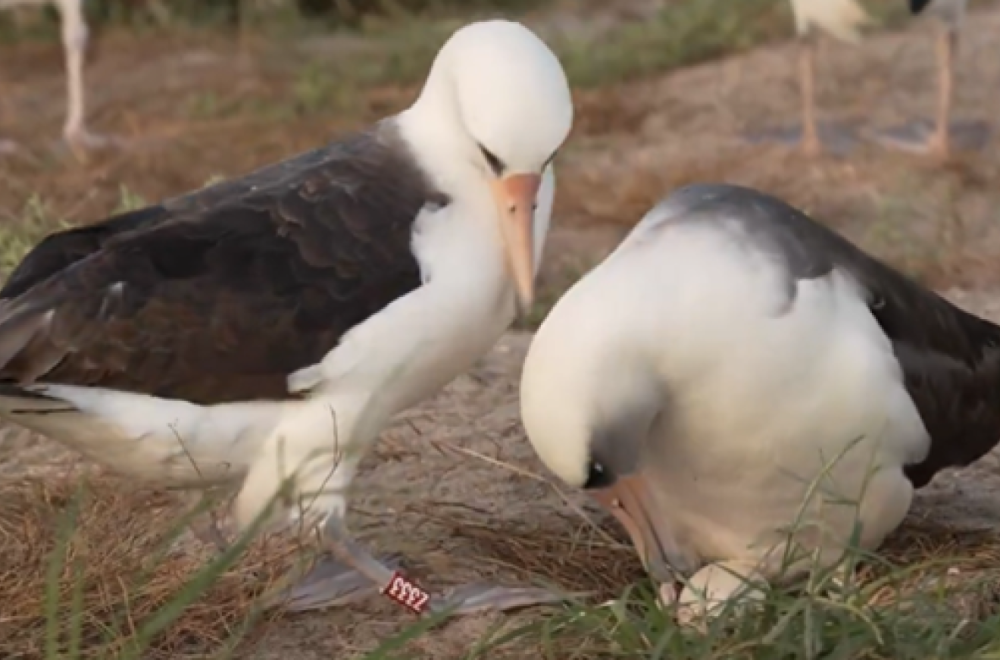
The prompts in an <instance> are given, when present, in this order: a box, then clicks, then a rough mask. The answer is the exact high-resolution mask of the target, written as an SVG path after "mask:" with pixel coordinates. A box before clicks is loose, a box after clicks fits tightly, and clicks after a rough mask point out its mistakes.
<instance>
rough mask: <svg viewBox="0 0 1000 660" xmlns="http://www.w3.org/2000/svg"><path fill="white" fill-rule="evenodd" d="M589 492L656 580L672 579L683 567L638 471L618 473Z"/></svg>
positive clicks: (645, 482)
mask: <svg viewBox="0 0 1000 660" xmlns="http://www.w3.org/2000/svg"><path fill="white" fill-rule="evenodd" d="M591 495H592V496H593V497H594V499H596V500H597V501H598V502H600V503H601V505H602V506H604V507H605V508H606V509H608V510H609V511H611V513H612V514H614V516H615V518H617V519H618V522H620V523H621V524H622V526H623V527H624V528H625V530H626V531H627V532H628V535H629V537H630V538H631V539H632V544H633V545H634V546H635V549H636V551H637V552H638V553H639V558H640V559H641V560H642V564H643V566H644V567H645V568H646V572H647V573H648V574H649V576H650V577H651V578H653V579H654V580H656V581H657V582H661V583H665V582H671V581H673V580H674V579H675V576H676V573H677V571H678V570H683V567H682V566H681V565H679V564H678V562H681V561H683V558H682V555H681V553H680V550H679V548H677V547H676V546H675V545H674V544H673V541H672V539H673V538H675V536H674V534H673V533H672V530H670V529H669V526H668V525H667V523H666V520H665V518H664V516H657V515H655V513H656V507H655V500H653V498H652V493H650V491H649V486H648V482H647V481H646V479H645V478H644V477H642V476H641V475H630V476H627V477H620V478H619V479H617V480H616V481H615V484H614V485H613V486H611V487H609V488H604V489H601V490H596V491H592V492H591Z"/></svg>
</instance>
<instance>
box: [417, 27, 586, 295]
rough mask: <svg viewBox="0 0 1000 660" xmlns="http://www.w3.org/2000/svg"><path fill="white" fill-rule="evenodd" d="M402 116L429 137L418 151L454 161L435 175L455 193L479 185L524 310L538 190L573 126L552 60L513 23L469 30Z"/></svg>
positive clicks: (450, 44)
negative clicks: (414, 119)
mask: <svg viewBox="0 0 1000 660" xmlns="http://www.w3.org/2000/svg"><path fill="white" fill-rule="evenodd" d="M409 112H410V113H411V114H412V115H414V116H419V117H420V121H421V123H423V124H424V126H425V127H426V128H425V133H429V134H430V135H429V136H426V135H425V137H428V139H427V142H428V144H427V148H428V150H429V151H430V152H431V153H434V152H436V153H437V155H438V156H439V157H440V160H441V162H444V161H451V162H452V163H454V164H453V165H452V166H451V169H450V170H448V171H446V172H444V176H445V177H449V178H451V179H452V180H453V181H454V183H455V185H457V186H462V185H464V183H465V182H466V181H467V180H468V177H469V176H470V174H471V175H472V176H475V177H477V178H478V179H479V180H481V181H483V180H484V181H485V182H486V183H487V184H488V187H489V190H490V192H491V193H492V197H493V201H494V203H495V206H496V210H497V220H498V222H499V230H500V232H499V233H500V236H501V237H502V239H503V242H504V249H505V251H506V255H507V266H508V269H509V271H510V275H511V278H512V279H513V282H514V286H515V292H516V294H517V299H518V303H519V306H520V308H521V309H522V310H525V309H526V308H527V307H529V306H530V305H531V302H532V300H533V298H534V278H535V263H534V262H535V257H536V245H535V243H536V236H537V235H538V231H537V230H538V228H537V227H536V226H535V213H534V211H535V207H536V204H538V203H539V190H540V188H541V187H542V182H543V175H545V173H546V169H547V167H548V166H549V164H550V163H551V162H552V159H553V157H554V156H555V154H556V151H557V150H558V149H559V148H560V147H561V146H562V144H563V142H564V141H565V140H566V138H567V136H568V135H569V132H570V128H571V127H572V124H573V101H572V96H571V94H570V89H569V83H568V81H567V79H566V74H565V72H564V71H563V68H562V66H561V65H560V63H559V59H558V58H557V57H556V55H555V54H554V53H553V52H552V51H551V50H550V49H549V48H548V46H546V45H545V43H544V42H543V41H542V40H541V39H539V38H538V37H537V36H536V35H535V34H534V33H533V32H531V30H529V29H528V28H526V27H524V26H523V25H521V24H519V23H515V22H512V21H504V20H492V21H482V22H478V23H471V24H469V25H466V26H465V27H462V28H460V29H459V30H457V31H456V32H455V33H454V34H453V35H452V36H451V38H450V39H448V41H447V42H446V43H445V45H444V46H443V47H442V48H441V50H440V51H439V52H438V54H437V57H436V58H435V60H434V64H433V66H432V67H431V72H430V74H429V75H428V78H427V82H426V83H425V85H424V89H423V91H422V92H421V94H420V97H419V98H418V99H417V101H416V103H415V104H414V105H413V107H412V108H410V110H409ZM444 167H445V166H444V165H442V168H444ZM547 203H548V204H551V200H547ZM542 235H544V234H542Z"/></svg>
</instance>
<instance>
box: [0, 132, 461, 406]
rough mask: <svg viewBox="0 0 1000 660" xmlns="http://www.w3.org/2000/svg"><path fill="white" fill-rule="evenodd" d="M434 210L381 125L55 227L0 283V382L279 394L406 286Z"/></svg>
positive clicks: (166, 393)
mask: <svg viewBox="0 0 1000 660" xmlns="http://www.w3.org/2000/svg"><path fill="white" fill-rule="evenodd" d="M445 203H447V199H446V198H444V197H443V196H442V195H440V194H439V193H436V192H435V191H433V190H432V189H431V188H430V187H429V185H428V183H427V181H426V178H425V177H424V176H423V173H422V171H421V170H420V169H419V167H418V166H417V165H416V163H415V161H414V160H413V159H412V157H411V155H410V154H409V152H408V151H407V150H406V148H405V146H404V144H403V143H402V142H400V141H399V139H398V136H397V135H396V133H395V131H394V130H393V129H392V125H391V124H383V125H381V126H380V127H378V128H377V129H375V130H373V131H372V132H369V133H362V134H358V135H355V136H353V137H351V138H348V139H347V140H344V141H342V142H339V143H335V144H333V145H330V146H328V147H326V148H323V149H318V150H316V151H313V152H309V153H307V154H304V155H301V156H298V157H296V158H293V159H291V160H288V161H285V162H283V163H280V164H278V165H275V166H271V167H269V168H265V169H263V170H259V171H258V172H255V173H253V174H251V175H249V176H248V177H245V178H244V179H241V180H237V181H232V182H225V183H222V184H219V185H216V186H213V187H210V188H206V189H204V190H201V191H197V192H195V193H193V194H190V195H187V196H185V197H180V198H177V199H174V200H171V201H168V202H166V203H165V204H164V205H162V206H160V207H151V208H150V209H145V210H143V211H140V212H137V213H138V215H132V216H125V217H124V219H122V218H117V219H112V220H110V221H108V222H107V223H105V224H104V225H103V227H104V228H105V230H104V231H102V229H101V228H102V225H95V226H94V228H93V229H91V232H90V233H89V234H88V233H86V231H84V232H82V233H81V232H79V231H70V232H64V233H63V234H57V235H55V236H52V237H50V238H49V239H47V240H46V241H43V242H42V243H41V244H40V245H39V247H38V248H36V250H35V251H33V252H32V253H30V254H29V255H28V256H27V257H26V258H25V260H24V261H23V262H22V264H21V265H20V266H19V267H18V269H17V270H16V271H15V274H14V276H12V278H11V280H10V281H9V282H8V284H7V286H6V287H5V289H4V291H3V294H4V297H6V299H5V300H3V301H2V302H0V380H6V381H14V382H18V383H25V382H31V381H35V380H41V381H45V382H52V383H63V384H74V385H88V386H98V387H106V388H115V389H120V390H126V391H132V392H142V393H149V394H154V395H157V396H163V397H170V398H178V399H185V400H188V401H192V402H196V403H202V404H209V403H221V402H225V401H241V400H250V399H262V398H267V399H278V398H287V397H288V396H289V394H288V392H287V385H286V377H287V376H288V374H289V373H291V372H293V371H295V370H297V369H300V368H302V367H305V366H308V365H310V364H315V363H316V362H318V361H319V360H320V359H322V357H323V356H324V355H325V354H326V353H327V352H328V351H329V350H330V349H331V348H333V347H334V346H335V345H336V343H337V342H338V340H339V339H340V337H341V335H342V334H343V333H344V332H346V331H347V330H349V329H350V328H351V327H353V326H354V325H356V324H358V323H360V322H362V321H364V320H365V319H366V318H368V317H369V316H371V315H372V314H375V313H376V312H378V311H379V310H381V309H382V308H384V307H385V306H386V305H388V304H389V303H390V302H392V301H393V300H395V299H396V298H398V297H400V296H402V295H405V294H406V293H409V292H410V291H412V290H414V289H416V288H417V287H419V286H420V284H421V279H420V270H419V266H418V264H417V262H416V260H415V258H414V256H413V254H412V252H411V250H410V240H411V230H412V223H413V221H414V219H415V218H416V216H417V215H418V213H419V212H420V210H421V209H422V208H424V207H425V206H427V205H442V204H445ZM129 217H131V218H132V219H131V220H129V219H128V218H129ZM115 222H117V223H119V225H118V226H117V227H115V226H114V223H115ZM109 226H111V229H107V228H108V227H109Z"/></svg>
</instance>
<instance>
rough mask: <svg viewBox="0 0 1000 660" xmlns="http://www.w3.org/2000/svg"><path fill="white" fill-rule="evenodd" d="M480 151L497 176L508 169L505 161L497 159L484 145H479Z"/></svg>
mask: <svg viewBox="0 0 1000 660" xmlns="http://www.w3.org/2000/svg"><path fill="white" fill-rule="evenodd" d="M479 150H480V151H482V152H483V158H485V159H486V162H487V163H488V164H489V166H490V169H491V170H493V173H494V174H496V175H497V176H500V175H502V174H503V171H504V170H505V169H507V166H506V165H504V163H503V161H502V160H500V159H499V158H497V157H496V156H495V155H494V154H493V152H492V151H490V150H489V149H487V148H486V147H484V146H483V145H479Z"/></svg>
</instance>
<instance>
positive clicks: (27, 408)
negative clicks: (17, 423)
mask: <svg viewBox="0 0 1000 660" xmlns="http://www.w3.org/2000/svg"><path fill="white" fill-rule="evenodd" d="M4 399H5V400H6V401H2V403H0V410H2V411H3V412H4V413H6V414H8V415H49V414H54V413H68V412H78V411H79V409H78V408H77V407H76V406H74V405H73V404H71V403H69V402H68V401H65V400H63V399H56V398H54V397H51V396H46V395H45V394H42V393H41V392H32V391H31V390H26V389H24V388H23V387H21V386H20V385H18V384H17V383H13V382H10V381H0V400H4ZM4 404H6V405H4Z"/></svg>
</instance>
